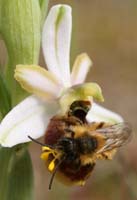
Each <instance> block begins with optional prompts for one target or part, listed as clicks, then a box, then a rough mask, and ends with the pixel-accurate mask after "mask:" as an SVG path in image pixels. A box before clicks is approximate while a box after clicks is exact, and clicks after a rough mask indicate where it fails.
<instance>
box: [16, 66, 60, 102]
mask: <svg viewBox="0 0 137 200" xmlns="http://www.w3.org/2000/svg"><path fill="white" fill-rule="evenodd" d="M14 77H15V79H16V80H17V81H19V83H20V84H21V86H22V87H23V88H24V89H25V90H27V91H28V92H31V93H33V94H35V95H37V96H39V97H41V98H43V99H46V100H48V99H49V100H53V99H55V98H57V97H58V96H59V94H60V91H61V85H60V84H59V82H58V81H57V80H56V78H55V76H54V74H52V73H51V72H49V71H47V70H46V69H44V68H42V67H40V66H36V65H17V66H16V70H15V76H14Z"/></svg>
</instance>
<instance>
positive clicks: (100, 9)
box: [30, 0, 137, 200]
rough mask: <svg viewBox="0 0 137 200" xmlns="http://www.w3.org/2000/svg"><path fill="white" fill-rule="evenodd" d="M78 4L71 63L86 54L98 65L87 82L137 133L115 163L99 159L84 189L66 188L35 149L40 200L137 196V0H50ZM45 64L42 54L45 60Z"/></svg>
mask: <svg viewBox="0 0 137 200" xmlns="http://www.w3.org/2000/svg"><path fill="white" fill-rule="evenodd" d="M57 3H65V4H69V5H71V6H72V8H73V39H72V42H73V45H72V49H71V63H73V62H74V58H75V57H76V55H78V54H79V53H81V52H87V53H88V54H89V56H90V57H91V59H92V61H93V63H94V65H93V68H92V70H91V72H90V74H89V76H88V80H90V81H96V82H97V83H98V84H99V85H100V86H101V87H102V90H103V94H104V97H105V102H104V103H103V106H105V107H107V108H109V109H111V110H113V111H115V112H118V113H119V114H121V115H122V116H123V117H124V118H125V120H126V121H128V122H130V123H131V125H132V127H133V137H132V140H131V142H130V143H129V144H127V145H126V146H124V147H122V148H121V149H120V150H119V152H118V153H117V155H116V156H115V158H114V159H113V161H98V163H97V166H96V168H95V170H94V172H93V174H92V176H91V177H90V178H89V179H88V181H87V183H86V185H85V186H84V187H65V186H64V185H62V184H61V183H59V182H57V181H56V180H55V181H54V183H53V187H52V190H51V191H48V184H49V180H50V177H51V175H50V174H49V173H48V172H47V170H46V168H45V166H44V163H43V162H42V160H40V153H41V149H40V147H39V145H36V144H32V145H31V147H30V151H31V155H32V160H33V166H34V173H35V195H36V198H35V199H36V200H45V199H47V200H56V199H59V200H74V199H79V200H137V135H136V134H137V133H136V130H137V1H136V0H64V1H61V0H58V1H55V0H54V1H53V0H50V7H51V6H52V5H54V4H57ZM40 64H41V66H44V65H45V64H44V61H43V57H42V56H41V59H40Z"/></svg>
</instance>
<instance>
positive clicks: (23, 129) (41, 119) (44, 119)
mask: <svg viewBox="0 0 137 200" xmlns="http://www.w3.org/2000/svg"><path fill="white" fill-rule="evenodd" d="M56 112H57V105H56V104H53V102H52V104H49V103H48V104H47V103H45V102H44V103H43V102H42V101H40V100H39V99H37V98H36V97H34V96H30V97H28V98H26V99H25V100H24V101H22V102H21V103H20V104H18V105H17V106H16V107H14V108H13V109H12V110H11V111H10V112H9V113H8V114H7V115H6V116H5V118H4V119H3V120H2V122H1V124H0V144H1V145H2V146H4V147H12V146H14V145H16V144H20V143H25V142H28V141H30V139H29V138H28V135H29V136H31V137H33V138H35V139H36V138H39V137H41V136H42V135H43V134H44V133H45V130H46V127H47V124H48V122H49V119H50V118H51V117H52V116H53V115H55V113H56Z"/></svg>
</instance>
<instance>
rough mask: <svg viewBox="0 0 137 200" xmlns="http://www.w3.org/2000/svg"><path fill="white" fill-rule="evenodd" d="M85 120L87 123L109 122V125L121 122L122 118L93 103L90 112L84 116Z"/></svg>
mask: <svg viewBox="0 0 137 200" xmlns="http://www.w3.org/2000/svg"><path fill="white" fill-rule="evenodd" d="M86 119H87V121H88V122H100V121H103V122H110V123H119V122H123V118H122V117H121V116H120V115H118V114H116V113H114V112H112V111H110V110H108V109H106V108H104V107H102V106H100V105H98V104H96V103H93V105H92V107H91V109H90V111H89V112H88V114H87V116H86Z"/></svg>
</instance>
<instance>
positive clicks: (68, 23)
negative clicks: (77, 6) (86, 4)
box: [42, 5, 72, 87]
mask: <svg viewBox="0 0 137 200" xmlns="http://www.w3.org/2000/svg"><path fill="white" fill-rule="evenodd" d="M71 29H72V16H71V7H69V6H67V5H57V6H53V7H52V8H51V10H50V12H49V14H48V16H47V19H46V22H45V24H44V28H43V34H42V47H43V53H44V57H45V61H46V63H47V67H48V69H49V70H50V71H51V72H52V73H53V74H55V75H56V77H57V78H58V80H61V81H62V84H63V85H64V86H65V87H68V86H70V66H69V52H70V40H71Z"/></svg>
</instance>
